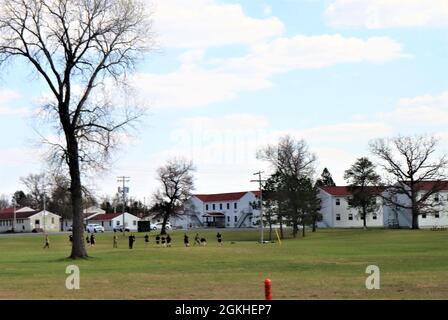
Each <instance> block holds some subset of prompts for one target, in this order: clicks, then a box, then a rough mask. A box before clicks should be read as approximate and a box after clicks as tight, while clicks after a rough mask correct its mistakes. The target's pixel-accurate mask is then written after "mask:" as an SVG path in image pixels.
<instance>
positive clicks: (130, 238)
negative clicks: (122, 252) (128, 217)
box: [129, 234, 135, 249]
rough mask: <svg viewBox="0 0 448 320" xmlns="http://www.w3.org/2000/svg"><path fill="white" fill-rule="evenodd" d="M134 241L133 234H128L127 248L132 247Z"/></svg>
mask: <svg viewBox="0 0 448 320" xmlns="http://www.w3.org/2000/svg"><path fill="white" fill-rule="evenodd" d="M134 242H135V236H134V235H133V234H131V235H130V236H129V249H132V248H133V247H134Z"/></svg>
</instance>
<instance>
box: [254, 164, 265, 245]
mask: <svg viewBox="0 0 448 320" xmlns="http://www.w3.org/2000/svg"><path fill="white" fill-rule="evenodd" d="M262 173H264V172H263V171H258V172H255V173H254V176H255V175H258V180H251V181H250V182H258V185H259V189H260V208H259V210H260V243H261V244H263V243H264V238H263V232H264V230H263V184H262V183H263V181H266V180H262V179H261V174H262Z"/></svg>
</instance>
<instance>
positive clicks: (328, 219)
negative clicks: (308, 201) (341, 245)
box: [318, 187, 384, 228]
mask: <svg viewBox="0 0 448 320" xmlns="http://www.w3.org/2000/svg"><path fill="white" fill-rule="evenodd" d="M319 189H320V192H319V197H320V199H321V200H322V203H321V207H322V208H321V213H322V221H321V222H319V223H318V227H320V228H360V227H361V228H362V227H363V220H362V216H361V214H360V213H359V210H357V209H354V208H350V206H349V201H350V198H351V197H352V193H351V192H350V191H349V190H348V188H347V187H322V188H319ZM377 203H378V210H377V211H376V212H375V213H373V214H368V215H367V219H366V224H367V227H382V226H383V210H384V208H383V204H382V199H381V197H380V196H378V197H377Z"/></svg>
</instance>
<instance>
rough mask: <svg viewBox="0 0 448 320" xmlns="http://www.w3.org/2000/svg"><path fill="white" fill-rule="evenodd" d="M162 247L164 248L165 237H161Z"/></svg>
mask: <svg viewBox="0 0 448 320" xmlns="http://www.w3.org/2000/svg"><path fill="white" fill-rule="evenodd" d="M161 240H162V247H166V240H165V236H162V239H161Z"/></svg>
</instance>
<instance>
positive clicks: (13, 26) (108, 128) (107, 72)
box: [0, 0, 150, 258]
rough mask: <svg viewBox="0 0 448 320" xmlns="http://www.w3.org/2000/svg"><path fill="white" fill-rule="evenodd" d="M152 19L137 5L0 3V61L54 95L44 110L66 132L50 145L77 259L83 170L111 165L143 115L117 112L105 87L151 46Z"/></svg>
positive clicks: (131, 0)
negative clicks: (63, 184)
mask: <svg viewBox="0 0 448 320" xmlns="http://www.w3.org/2000/svg"><path fill="white" fill-rule="evenodd" d="M148 21H149V20H148V19H147V16H146V14H145V7H144V5H143V2H141V1H138V0H0V64H1V65H3V64H5V63H7V62H8V61H10V60H11V59H20V58H22V60H24V61H27V62H28V63H29V65H30V66H31V69H32V70H34V71H35V72H36V73H37V75H39V76H40V78H41V79H43V81H44V83H45V84H46V86H47V88H48V89H49V92H50V93H51V97H52V98H51V101H49V102H48V103H47V104H46V111H47V112H48V113H49V114H50V115H51V116H53V117H52V118H51V120H55V121H53V124H54V125H55V128H56V130H57V131H58V133H60V135H61V141H60V142H51V143H52V145H53V147H54V151H57V153H56V154H55V155H57V156H59V157H58V159H59V160H60V161H61V162H62V163H66V165H67V167H68V171H69V174H70V192H71V201H72V210H73V245H72V252H71V255H70V256H71V258H82V257H87V252H86V250H85V247H84V241H83V232H84V230H83V223H82V216H81V213H82V184H81V178H82V172H83V170H84V169H85V167H84V166H83V165H98V164H99V163H102V162H103V161H104V160H107V159H108V155H109V151H110V149H111V147H112V146H113V144H114V142H116V141H117V135H116V134H117V133H119V132H120V131H121V130H123V129H124V128H125V126H126V125H127V124H129V123H130V122H131V121H133V120H135V119H136V118H137V117H138V116H139V115H140V113H139V112H136V113H134V112H133V111H132V110H133V109H132V108H129V109H128V108H123V107H121V108H116V105H114V101H111V99H107V98H105V97H106V96H107V90H106V85H107V83H108V79H112V80H115V81H112V82H113V83H115V84H117V83H119V82H120V81H121V80H123V79H124V77H125V76H126V73H127V72H128V71H132V70H133V68H134V66H135V62H136V61H137V59H138V58H139V57H141V55H142V53H143V52H144V51H146V50H147V49H148V41H147V40H148V35H150V33H149V29H150V24H149V23H148ZM93 92H95V93H96V96H94V94H93ZM99 93H103V96H101V95H99ZM113 111H116V113H115V112H113ZM119 112H120V114H118V113H119Z"/></svg>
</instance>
